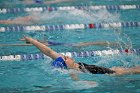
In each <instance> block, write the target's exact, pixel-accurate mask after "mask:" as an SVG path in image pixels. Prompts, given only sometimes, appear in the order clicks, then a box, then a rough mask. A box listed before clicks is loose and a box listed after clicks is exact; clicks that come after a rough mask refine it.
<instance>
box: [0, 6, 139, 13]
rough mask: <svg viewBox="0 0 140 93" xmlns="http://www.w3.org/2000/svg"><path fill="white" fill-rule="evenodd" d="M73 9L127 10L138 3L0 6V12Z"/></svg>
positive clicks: (133, 7) (134, 7)
mask: <svg viewBox="0 0 140 93" xmlns="http://www.w3.org/2000/svg"><path fill="white" fill-rule="evenodd" d="M75 9H93V10H100V9H107V10H127V9H140V5H97V6H93V5H92V6H82V5H81V6H60V7H52V6H47V7H26V8H1V9H0V13H2V14H8V13H14V14H15V13H23V12H44V11H59V10H60V11H61V10H65V11H70V10H75Z"/></svg>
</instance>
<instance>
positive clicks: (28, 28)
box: [0, 22, 140, 32]
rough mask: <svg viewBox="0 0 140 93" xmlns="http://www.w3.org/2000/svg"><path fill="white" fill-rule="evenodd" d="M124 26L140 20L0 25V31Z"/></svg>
mask: <svg viewBox="0 0 140 93" xmlns="http://www.w3.org/2000/svg"><path fill="white" fill-rule="evenodd" d="M126 27H140V22H114V23H90V24H64V25H61V24H58V25H30V26H7V27H0V32H6V31H8V32H20V31H55V30H56V31H57V30H76V29H101V28H126Z"/></svg>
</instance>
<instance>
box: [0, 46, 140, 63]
mask: <svg viewBox="0 0 140 93" xmlns="http://www.w3.org/2000/svg"><path fill="white" fill-rule="evenodd" d="M122 53H125V54H131V53H134V54H140V48H139V49H130V50H128V49H125V50H117V49H116V50H102V51H94V50H92V51H81V52H65V53H61V54H63V55H66V56H69V57H95V56H106V55H118V54H122ZM46 58H49V57H48V56H46V55H44V54H42V53H36V54H22V55H8V56H0V62H3V61H28V60H38V59H46Z"/></svg>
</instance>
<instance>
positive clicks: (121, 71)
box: [111, 66, 140, 75]
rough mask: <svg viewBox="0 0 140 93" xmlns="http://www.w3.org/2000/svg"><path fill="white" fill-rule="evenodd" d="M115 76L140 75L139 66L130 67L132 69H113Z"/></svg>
mask: <svg viewBox="0 0 140 93" xmlns="http://www.w3.org/2000/svg"><path fill="white" fill-rule="evenodd" d="M111 69H112V70H114V71H115V72H116V73H115V74H116V75H124V74H140V66H136V67H132V68H122V67H113V68H111Z"/></svg>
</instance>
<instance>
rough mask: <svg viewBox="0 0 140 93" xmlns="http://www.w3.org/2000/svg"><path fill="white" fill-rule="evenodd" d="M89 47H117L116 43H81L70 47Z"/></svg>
mask: <svg viewBox="0 0 140 93" xmlns="http://www.w3.org/2000/svg"><path fill="white" fill-rule="evenodd" d="M91 45H100V46H106V45H110V46H117V45H118V43H115V42H81V43H78V44H73V45H72V46H75V47H82V46H91Z"/></svg>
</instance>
